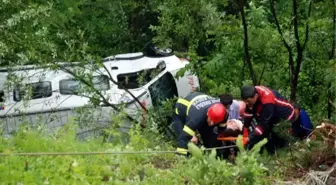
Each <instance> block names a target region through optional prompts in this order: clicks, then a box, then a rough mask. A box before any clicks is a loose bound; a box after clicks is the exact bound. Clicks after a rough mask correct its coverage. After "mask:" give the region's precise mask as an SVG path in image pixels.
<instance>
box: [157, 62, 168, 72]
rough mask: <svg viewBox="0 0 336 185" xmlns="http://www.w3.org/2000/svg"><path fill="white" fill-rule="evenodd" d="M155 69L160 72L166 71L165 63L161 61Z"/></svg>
mask: <svg viewBox="0 0 336 185" xmlns="http://www.w3.org/2000/svg"><path fill="white" fill-rule="evenodd" d="M156 69H158V70H159V71H160V72H161V71H163V70H165V69H166V62H165V61H163V60H161V61H160V62H159V63H158V64H157V65H156Z"/></svg>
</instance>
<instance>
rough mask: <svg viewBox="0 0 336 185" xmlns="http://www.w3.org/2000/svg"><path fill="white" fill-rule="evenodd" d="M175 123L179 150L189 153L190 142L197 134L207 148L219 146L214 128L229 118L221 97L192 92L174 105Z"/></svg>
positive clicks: (179, 151) (184, 153)
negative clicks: (220, 99) (196, 133)
mask: <svg viewBox="0 0 336 185" xmlns="http://www.w3.org/2000/svg"><path fill="white" fill-rule="evenodd" d="M174 109H175V110H174V114H173V122H174V123H173V124H174V126H175V130H176V132H177V137H178V138H177V152H178V153H179V154H183V155H188V152H187V149H188V146H187V144H188V142H189V141H190V140H191V139H192V138H193V137H194V136H195V132H196V131H198V133H199V134H200V136H201V139H202V141H203V145H204V146H205V147H206V148H212V147H218V146H220V144H221V143H220V142H219V141H218V140H217V134H216V133H215V132H214V128H215V126H216V125H217V124H219V123H222V122H225V121H226V120H227V118H228V114H227V111H226V109H225V107H224V106H223V105H222V104H221V103H220V101H219V99H216V98H214V97H211V96H209V95H205V94H203V93H201V92H192V93H190V94H189V95H187V96H186V97H184V98H179V99H178V100H177V102H176V104H175V106H174Z"/></svg>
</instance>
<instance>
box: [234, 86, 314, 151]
mask: <svg viewBox="0 0 336 185" xmlns="http://www.w3.org/2000/svg"><path fill="white" fill-rule="evenodd" d="M241 98H242V100H243V101H244V102H245V103H246V109H245V113H244V127H249V124H250V123H251V121H252V119H253V118H255V119H256V122H257V125H256V126H255V128H254V130H253V132H252V133H250V134H249V139H248V148H249V149H251V148H252V147H253V146H254V145H255V144H256V143H258V142H259V141H261V140H262V139H263V138H268V142H267V144H266V145H265V147H266V149H267V150H268V152H269V153H271V154H273V153H274V152H275V146H279V147H283V146H285V145H286V142H285V140H284V139H282V138H280V137H278V136H277V135H276V134H275V133H274V132H273V131H272V130H273V125H275V124H278V123H279V122H280V121H281V120H282V119H284V120H287V121H289V122H290V123H291V124H292V126H291V127H292V131H293V136H296V137H299V138H304V137H306V136H308V135H309V134H310V133H311V131H312V124H311V122H310V119H309V116H308V115H307V114H306V113H305V112H304V110H300V108H298V107H297V106H296V105H295V104H292V103H289V102H288V101H287V100H286V99H285V98H284V97H282V96H281V95H280V94H279V93H278V92H277V91H275V90H273V89H269V88H267V87H265V86H244V87H242V89H241ZM300 112H301V113H300Z"/></svg>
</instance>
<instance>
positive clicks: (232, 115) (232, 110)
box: [219, 93, 240, 120]
mask: <svg viewBox="0 0 336 185" xmlns="http://www.w3.org/2000/svg"><path fill="white" fill-rule="evenodd" d="M219 99H220V102H221V103H222V104H223V105H224V106H225V107H226V109H227V110H229V118H228V119H229V120H230V119H239V118H240V115H239V101H237V100H234V99H233V97H232V95H231V94H228V93H227V94H222V95H220V96H219Z"/></svg>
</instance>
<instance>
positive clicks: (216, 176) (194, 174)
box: [184, 136, 270, 184]
mask: <svg viewBox="0 0 336 185" xmlns="http://www.w3.org/2000/svg"><path fill="white" fill-rule="evenodd" d="M266 142H267V140H266V139H265V140H263V141H261V142H259V143H258V144H256V145H255V146H254V148H253V149H252V150H250V151H246V150H245V149H244V147H243V143H242V136H239V137H238V139H237V146H238V148H239V151H240V153H239V155H238V157H237V158H236V160H235V164H232V163H229V162H227V161H222V160H220V159H218V158H216V151H215V150H212V151H211V153H210V154H203V151H202V150H201V149H200V148H198V147H197V146H196V145H194V144H193V143H189V144H188V148H189V150H191V154H192V159H191V164H192V165H193V167H191V166H190V168H189V169H187V170H186V171H185V172H184V173H185V174H186V175H187V180H188V183H190V184H232V183H235V184H268V183H270V181H269V180H268V179H267V178H265V177H266V175H267V173H266V172H267V171H268V169H267V168H265V167H264V164H262V163H260V162H259V161H258V159H259V157H260V155H259V151H260V149H261V147H262V146H263V145H264V144H265V143H266ZM187 165H189V164H187ZM195 169H198V170H195Z"/></svg>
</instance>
